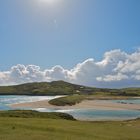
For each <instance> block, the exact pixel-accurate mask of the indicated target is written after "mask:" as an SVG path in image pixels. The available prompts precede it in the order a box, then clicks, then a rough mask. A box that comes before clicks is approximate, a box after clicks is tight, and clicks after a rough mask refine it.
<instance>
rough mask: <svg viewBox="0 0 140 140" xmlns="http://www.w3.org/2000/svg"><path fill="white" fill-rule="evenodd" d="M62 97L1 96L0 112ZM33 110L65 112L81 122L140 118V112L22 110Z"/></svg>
mask: <svg viewBox="0 0 140 140" xmlns="http://www.w3.org/2000/svg"><path fill="white" fill-rule="evenodd" d="M58 97H61V96H0V110H13V109H14V108H10V105H11V104H16V103H26V102H35V101H42V100H48V101H49V100H51V99H54V98H58ZM109 102H117V103H122V104H139V105H140V99H131V100H130V99H129V100H109ZM20 109H25V110H26V109H31V110H37V111H40V112H64V113H68V114H71V115H72V116H73V117H75V118H76V119H80V120H89V121H92V120H97V121H98V120H127V119H135V118H139V117H140V110H95V109H73V110H69V109H67V110H59V109H49V108H34V109H33V108H20Z"/></svg>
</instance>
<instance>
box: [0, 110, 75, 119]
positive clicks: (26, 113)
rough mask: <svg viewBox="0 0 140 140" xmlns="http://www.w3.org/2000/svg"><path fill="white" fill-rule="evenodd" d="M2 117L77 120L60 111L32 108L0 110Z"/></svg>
mask: <svg viewBox="0 0 140 140" xmlns="http://www.w3.org/2000/svg"><path fill="white" fill-rule="evenodd" d="M0 117H17V118H51V119H66V120H75V119H74V118H73V117H72V116H71V115H69V114H66V113H60V112H50V113H49V112H38V111H32V110H9V111H0Z"/></svg>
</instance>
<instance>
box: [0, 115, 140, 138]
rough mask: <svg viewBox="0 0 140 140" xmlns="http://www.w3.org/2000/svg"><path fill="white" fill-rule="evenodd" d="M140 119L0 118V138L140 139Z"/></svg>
mask: <svg viewBox="0 0 140 140" xmlns="http://www.w3.org/2000/svg"><path fill="white" fill-rule="evenodd" d="M139 139H140V120H133V121H126V122H80V121H69V120H62V119H48V118H46V119H44V118H11V117H0V140H139Z"/></svg>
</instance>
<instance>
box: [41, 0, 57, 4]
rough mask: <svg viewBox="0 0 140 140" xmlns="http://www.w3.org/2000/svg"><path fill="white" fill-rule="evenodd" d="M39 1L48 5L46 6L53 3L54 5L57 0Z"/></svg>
mask: <svg viewBox="0 0 140 140" xmlns="http://www.w3.org/2000/svg"><path fill="white" fill-rule="evenodd" d="M39 1H41V2H46V3H48V4H54V3H56V2H57V1H58V0H39Z"/></svg>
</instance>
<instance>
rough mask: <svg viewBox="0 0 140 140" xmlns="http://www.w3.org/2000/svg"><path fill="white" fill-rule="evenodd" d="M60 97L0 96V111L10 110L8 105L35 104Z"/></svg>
mask: <svg viewBox="0 0 140 140" xmlns="http://www.w3.org/2000/svg"><path fill="white" fill-rule="evenodd" d="M58 97H61V96H17V95H16V96H15V95H9V96H0V110H10V109H11V108H10V107H9V105H10V104H16V103H26V102H35V101H41V100H51V99H54V98H58Z"/></svg>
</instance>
